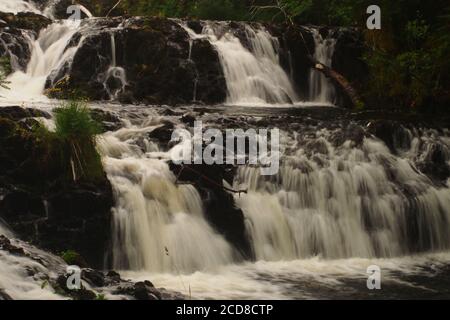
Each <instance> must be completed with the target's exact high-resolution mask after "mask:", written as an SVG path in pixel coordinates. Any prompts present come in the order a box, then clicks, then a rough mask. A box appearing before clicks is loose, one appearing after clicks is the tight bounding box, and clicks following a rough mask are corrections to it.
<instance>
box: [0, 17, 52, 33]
mask: <svg viewBox="0 0 450 320" xmlns="http://www.w3.org/2000/svg"><path fill="white" fill-rule="evenodd" d="M0 19H1V20H3V21H4V22H6V25H7V26H8V27H10V28H16V29H26V30H32V31H34V32H35V33H38V32H39V31H40V30H41V29H44V28H46V27H47V26H48V25H49V24H51V23H52V21H51V20H50V19H49V18H47V17H44V16H42V15H40V14H36V13H33V12H19V13H17V14H13V13H5V12H0Z"/></svg>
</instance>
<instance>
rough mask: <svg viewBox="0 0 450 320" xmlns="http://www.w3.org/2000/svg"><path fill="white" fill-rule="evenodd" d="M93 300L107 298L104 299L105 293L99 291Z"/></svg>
mask: <svg viewBox="0 0 450 320" xmlns="http://www.w3.org/2000/svg"><path fill="white" fill-rule="evenodd" d="M95 300H107V299H106V297H105V295H104V294H103V293H99V294H97V296H96V297H95Z"/></svg>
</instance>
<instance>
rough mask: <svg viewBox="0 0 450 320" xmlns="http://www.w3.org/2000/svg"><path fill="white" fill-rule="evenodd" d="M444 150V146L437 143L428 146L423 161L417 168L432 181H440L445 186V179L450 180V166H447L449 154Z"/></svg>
mask: <svg viewBox="0 0 450 320" xmlns="http://www.w3.org/2000/svg"><path fill="white" fill-rule="evenodd" d="M444 148H445V147H444V145H442V144H438V143H433V144H432V145H431V146H429V148H428V150H427V151H426V152H427V153H426V155H425V157H424V159H423V160H422V161H421V162H420V163H419V164H418V168H419V170H420V171H421V172H423V173H425V174H426V175H428V176H429V177H431V178H432V179H433V180H435V181H440V182H442V183H443V184H444V185H445V184H446V182H447V179H448V178H450V165H449V164H448V161H449V160H450V159H449V158H448V155H449V154H450V153H449V151H448V150H447V151H446V150H445V149H444Z"/></svg>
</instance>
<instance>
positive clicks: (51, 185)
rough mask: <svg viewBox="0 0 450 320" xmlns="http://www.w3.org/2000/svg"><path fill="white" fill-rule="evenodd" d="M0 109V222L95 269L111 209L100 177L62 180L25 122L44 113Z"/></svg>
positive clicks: (104, 180) (106, 237) (105, 184)
mask: <svg viewBox="0 0 450 320" xmlns="http://www.w3.org/2000/svg"><path fill="white" fill-rule="evenodd" d="M8 110H9V111H8ZM0 111H1V112H0V115H2V116H3V118H0V193H1V194H0V195H1V197H0V218H2V219H3V220H5V221H6V222H7V223H8V225H9V226H10V227H11V228H12V229H13V230H14V231H15V232H16V233H17V234H18V235H19V236H20V237H21V238H22V239H24V240H27V241H30V242H31V243H33V244H36V245H38V246H41V247H43V248H45V249H48V250H51V251H53V252H56V253H58V252H61V251H65V250H75V251H77V252H80V253H81V254H82V255H83V256H84V257H85V258H86V260H87V261H88V262H89V264H90V265H92V266H96V267H101V266H102V265H103V256H104V253H105V251H106V247H107V244H108V240H109V237H110V219H111V214H110V210H111V208H112V207H113V194H112V188H111V185H110V183H109V181H108V179H107V178H106V175H104V177H103V178H101V179H97V180H95V181H94V180H93V181H78V182H70V181H65V180H63V176H64V170H62V168H61V167H59V166H58V164H57V163H56V162H55V161H53V160H54V159H52V158H49V159H47V157H48V156H49V154H47V153H45V151H44V150H45V148H44V149H42V148H41V146H42V143H41V142H40V140H39V139H40V138H39V136H36V135H34V134H33V133H32V132H31V131H30V129H29V127H30V126H29V125H28V122H27V121H30V120H31V119H30V117H31V116H44V117H45V116H47V114H46V113H44V112H42V111H38V110H32V109H28V110H27V109H23V110H21V108H19V107H10V108H0ZM21 116H25V117H24V118H21Z"/></svg>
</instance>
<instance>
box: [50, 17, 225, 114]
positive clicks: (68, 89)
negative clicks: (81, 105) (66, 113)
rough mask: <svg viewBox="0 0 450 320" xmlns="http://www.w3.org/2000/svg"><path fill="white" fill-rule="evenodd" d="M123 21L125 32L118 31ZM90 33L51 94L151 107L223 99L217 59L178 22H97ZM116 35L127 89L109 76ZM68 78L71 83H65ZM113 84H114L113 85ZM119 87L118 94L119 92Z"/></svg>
mask: <svg viewBox="0 0 450 320" xmlns="http://www.w3.org/2000/svg"><path fill="white" fill-rule="evenodd" d="M120 23H123V25H124V28H121V29H117V28H116V27H117V26H118V25H119V24H120ZM97 24H98V25H97V28H98V29H96V31H94V30H93V31H92V32H91V33H90V34H88V35H87V37H86V39H85V40H84V42H83V44H82V45H81V47H80V48H79V49H78V51H77V53H76V54H75V57H74V62H73V65H72V68H71V69H70V71H69V72H68V74H66V73H67V71H68V70H67V69H68V68H63V69H62V70H61V71H60V74H58V75H57V76H56V78H55V81H53V82H52V83H50V82H48V83H47V88H48V89H52V88H53V89H57V90H49V93H50V96H52V97H55V98H66V97H70V95H71V94H72V93H73V92H72V91H76V92H78V93H80V94H81V95H83V96H85V97H87V98H90V99H92V100H102V99H110V97H111V96H110V94H111V92H117V98H118V99H119V100H120V101H123V102H126V103H129V102H145V103H147V104H170V105H174V104H186V103H190V102H192V101H193V100H197V101H199V102H204V103H209V104H214V103H219V102H222V101H224V99H225V97H226V83H225V79H224V75H223V71H222V67H221V66H220V61H219V57H218V55H217V52H216V51H215V50H214V48H213V47H212V45H211V44H210V43H209V42H208V41H205V40H198V41H194V42H193V43H192V54H191V58H192V59H191V60H190V59H188V58H189V48H190V39H189V36H188V34H187V32H186V31H185V30H184V29H183V28H182V27H181V26H180V25H179V24H178V23H177V22H175V21H173V20H169V19H163V18H156V17H144V18H130V19H124V18H112V19H98V21H97ZM113 35H114V40H115V44H116V46H115V54H116V66H117V67H120V68H123V69H124V70H125V73H126V85H125V86H124V88H123V90H122V83H121V82H119V83H118V82H117V78H114V77H108V69H109V68H110V66H111V65H112V54H111V52H112V48H111V43H112V41H111V37H112V36H113ZM63 79H67V81H62V80H63ZM113 80H114V81H113ZM118 89H120V90H118Z"/></svg>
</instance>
